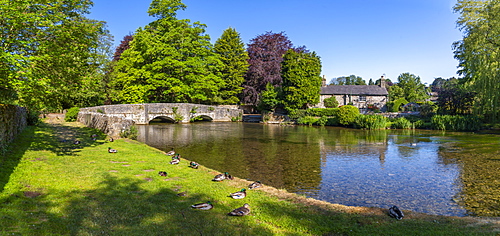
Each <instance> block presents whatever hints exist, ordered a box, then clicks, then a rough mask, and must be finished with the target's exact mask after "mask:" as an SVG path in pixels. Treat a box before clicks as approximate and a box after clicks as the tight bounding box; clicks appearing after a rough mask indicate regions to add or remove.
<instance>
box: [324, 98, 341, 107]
mask: <svg viewBox="0 0 500 236" xmlns="http://www.w3.org/2000/svg"><path fill="white" fill-rule="evenodd" d="M323 104H324V105H325V107H328V108H336V107H338V106H339V102H338V101H337V98H335V97H329V98H325V100H323Z"/></svg>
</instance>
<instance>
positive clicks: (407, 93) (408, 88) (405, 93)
mask: <svg viewBox="0 0 500 236" xmlns="http://www.w3.org/2000/svg"><path fill="white" fill-rule="evenodd" d="M389 96H390V98H391V101H394V100H396V99H398V98H404V99H406V100H407V101H408V102H423V101H425V99H427V98H429V97H430V96H429V94H428V93H427V89H426V88H425V85H424V84H423V83H422V81H421V80H420V77H419V76H416V75H414V74H410V73H403V74H400V75H399V76H398V83H397V84H395V85H393V86H391V88H390V90H389Z"/></svg>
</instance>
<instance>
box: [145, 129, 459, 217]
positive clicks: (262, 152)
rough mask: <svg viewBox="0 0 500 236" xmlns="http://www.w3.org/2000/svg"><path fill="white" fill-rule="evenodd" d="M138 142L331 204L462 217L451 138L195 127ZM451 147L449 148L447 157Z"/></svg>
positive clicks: (158, 132)
mask: <svg viewBox="0 0 500 236" xmlns="http://www.w3.org/2000/svg"><path fill="white" fill-rule="evenodd" d="M138 128H139V141H142V142H145V143H147V144H148V145H151V146H154V147H157V148H159V149H162V150H170V149H171V148H172V147H175V149H176V151H178V152H179V153H181V154H182V157H184V158H186V159H188V160H192V161H196V162H199V163H200V164H202V165H205V166H207V167H209V168H213V169H216V170H218V171H221V172H224V171H228V172H229V173H230V174H232V175H235V176H237V177H240V178H245V179H249V180H260V181H262V182H263V183H264V184H268V185H271V186H274V187H276V188H285V189H287V190H288V191H290V192H295V193H298V194H304V195H306V196H308V197H312V198H316V199H320V200H324V201H328V202H331V203H337V204H343V205H350V206H368V207H382V208H389V207H390V206H392V205H398V206H400V208H402V209H406V210H412V211H417V212H424V213H431V214H439V215H453V216H464V215H467V211H466V210H465V208H464V207H463V206H461V205H459V203H460V200H461V195H460V194H461V191H462V189H461V188H462V184H461V180H460V171H461V167H460V165H459V164H458V162H457V161H456V160H454V159H452V158H449V157H447V158H444V157H443V155H442V153H443V152H446V150H447V149H446V148H449V147H447V146H446V144H448V143H450V141H452V138H451V137H449V136H446V135H442V133H441V134H439V135H436V134H437V133H436V132H427V131H425V132H424V131H404V132H398V131H385V130H384V131H363V130H352V129H342V128H334V127H324V128H319V127H304V126H291V127H283V126H274V125H261V124H244V123H243V124H242V123H195V124H175V125H173V124H172V125H149V126H139V127H138ZM452 148H453V147H451V149H452Z"/></svg>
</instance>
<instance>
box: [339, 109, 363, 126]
mask: <svg viewBox="0 0 500 236" xmlns="http://www.w3.org/2000/svg"><path fill="white" fill-rule="evenodd" d="M357 116H359V109H358V108H357V107H354V106H351V105H345V106H341V107H340V108H339V112H338V115H337V117H338V121H339V124H341V125H344V126H348V125H352V124H353V123H354V120H355V119H356V117H357Z"/></svg>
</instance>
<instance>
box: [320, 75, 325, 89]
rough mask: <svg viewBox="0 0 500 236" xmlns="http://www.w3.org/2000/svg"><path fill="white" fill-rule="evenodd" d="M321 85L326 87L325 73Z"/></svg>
mask: <svg viewBox="0 0 500 236" xmlns="http://www.w3.org/2000/svg"><path fill="white" fill-rule="evenodd" d="M321 87H326V76H325V75H323V80H322V81H321Z"/></svg>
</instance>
